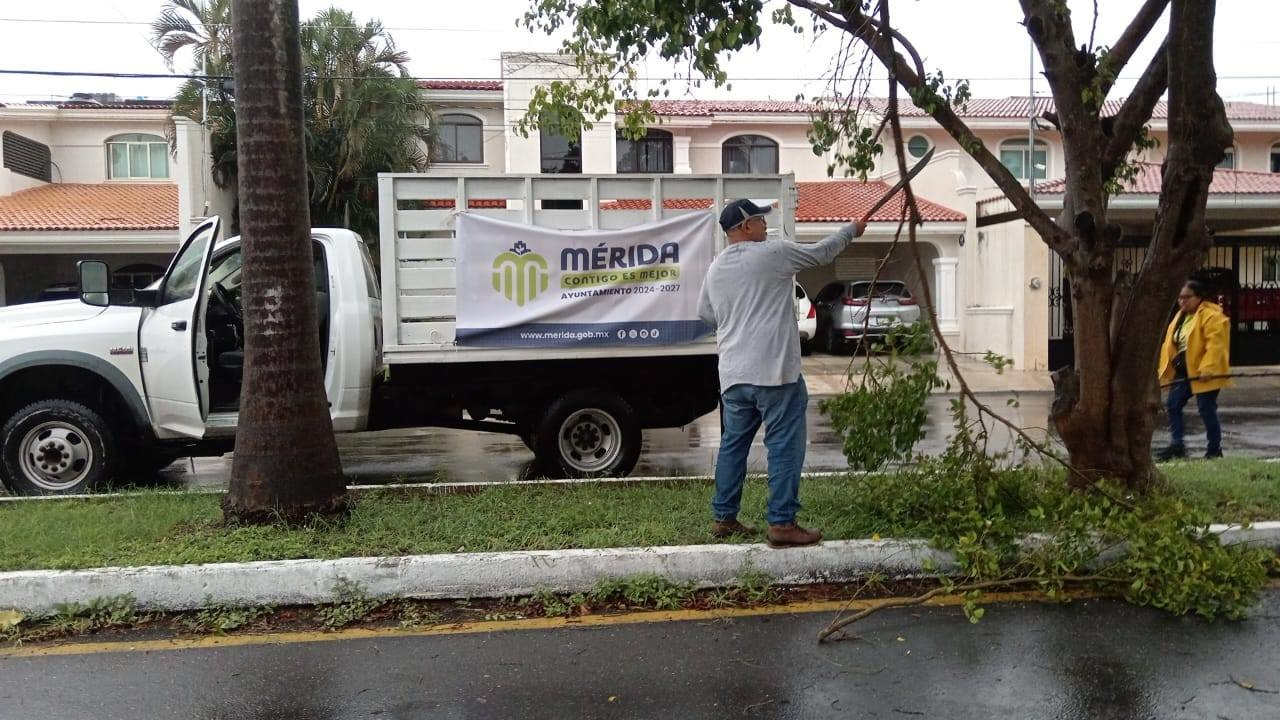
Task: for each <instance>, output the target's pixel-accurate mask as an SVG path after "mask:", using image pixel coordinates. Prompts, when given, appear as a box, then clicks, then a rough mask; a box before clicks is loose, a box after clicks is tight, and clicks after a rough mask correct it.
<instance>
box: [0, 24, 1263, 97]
mask: <svg viewBox="0 0 1280 720" xmlns="http://www.w3.org/2000/svg"><path fill="white" fill-rule="evenodd" d="M300 2H301V14H302V17H303V19H304V20H305V19H306V18H307V17H309V16H311V15H313V14H314V13H315V12H317V11H318V10H320V9H323V8H325V7H327V6H329V5H338V6H340V7H345V8H348V9H352V10H355V11H356V13H357V17H359V18H361V19H366V18H379V19H381V20H382V21H383V23H384V24H385V25H386V26H387V27H388V28H389V29H390V32H391V34H392V35H393V37H394V38H395V39H396V42H397V44H399V45H400V46H401V47H402V48H403V49H405V50H407V51H408V52H409V54H410V57H411V58H412V61H411V64H410V69H411V70H412V72H413V74H414V75H415V76H419V77H447V78H496V77H498V76H499V60H498V58H499V54H500V53H501V52H503V51H518V50H553V49H555V47H556V45H557V43H556V42H555V41H554V40H551V39H548V38H546V37H544V36H534V35H531V34H530V33H528V32H527V31H525V30H523V29H520V28H517V27H516V20H517V18H519V17H520V16H521V15H522V14H523V12H524V11H525V10H526V9H527V8H528V7H529V6H530V5H531V4H532V2H531V0H468V1H466V2H459V1H458V0H337V2H321V1H319V0H300ZM777 4H778V3H777V2H776V0H775V2H771V3H770V5H771V6H776V5H777ZM1140 4H1141V2H1140V0H1106V1H1105V2H1100V3H1099V5H1101V6H1102V15H1101V17H1100V18H1099V19H1098V26H1097V31H1096V38H1097V39H1096V42H1097V43H1098V44H1100V45H1101V44H1111V43H1113V42H1114V41H1115V38H1117V37H1118V36H1119V34H1120V32H1121V31H1122V30H1123V28H1124V26H1125V25H1126V24H1127V22H1128V20H1129V18H1131V17H1132V15H1133V12H1134V11H1135V9H1136V8H1137V7H1138V6H1139V5H1140ZM1070 5H1071V7H1072V9H1073V10H1074V12H1075V23H1076V36H1077V39H1078V40H1079V41H1080V42H1086V41H1087V39H1088V36H1089V32H1090V25H1091V23H1092V18H1093V3H1091V2H1086V1H1084V0H1071V3H1070ZM161 7H162V2H161V1H160V0H52V1H49V0H46V2H42V3H41V2H35V3H32V2H21V3H20V2H16V1H15V0H6V1H5V2H0V69H6V70H15V69H21V70H61V71H93V72H120V73H165V72H168V69H167V68H166V67H165V65H164V62H163V61H162V60H161V58H160V56H159V54H158V53H157V52H156V51H155V50H154V49H153V48H152V47H151V46H150V44H149V43H148V30H149V27H148V26H149V23H150V21H151V20H152V19H153V18H155V17H156V15H158V13H159V10H160V8H161ZM892 8H893V10H894V15H895V17H894V20H895V24H897V25H898V26H899V27H900V28H901V29H902V31H903V33H904V34H905V35H906V36H907V37H908V38H909V39H911V40H912V41H913V42H914V43H915V45H916V46H917V48H919V50H920V51H921V52H922V53H923V54H924V55H925V58H926V64H927V66H928V67H929V68H930V70H932V69H935V68H941V69H942V70H943V72H944V73H945V74H946V76H947V78H948V79H951V78H967V79H969V80H970V82H971V84H972V88H973V94H974V95H975V96H979V97H986V96H1007V95H1023V96H1025V95H1026V93H1027V91H1028V80H1027V76H1028V69H1029V68H1028V61H1029V58H1028V41H1027V36H1026V34H1025V32H1024V30H1023V28H1022V26H1021V25H1019V24H1018V21H1019V19H1020V18H1021V14H1020V12H1019V10H1018V3H1017V2H1016V0H966V1H964V2H961V1H958V0H895V2H894V5H893V6H892ZM975 8H978V9H975ZM799 14H800V11H797V15H798V16H799ZM1277 27H1280V2H1275V0H1219V1H1218V16H1217V21H1216V30H1215V43H1214V45H1215V54H1216V65H1217V70H1218V75H1219V77H1220V80H1219V91H1220V92H1221V93H1222V95H1223V96H1224V97H1225V98H1226V99H1228V100H1249V101H1254V102H1266V101H1267V93H1268V90H1269V89H1271V88H1280V39H1278V38H1280V35H1277V34H1276V28H1277ZM1164 28H1165V23H1164V22H1162V23H1161V25H1160V26H1159V27H1158V28H1157V30H1156V31H1155V32H1153V34H1152V37H1153V39H1152V40H1151V41H1149V42H1148V43H1147V44H1146V45H1145V46H1144V48H1143V49H1144V52H1143V53H1142V54H1141V55H1140V56H1139V57H1138V58H1135V60H1134V61H1133V62H1132V63H1131V64H1130V66H1129V67H1128V68H1126V70H1125V71H1124V73H1123V74H1122V76H1121V82H1119V83H1118V84H1117V92H1119V93H1120V94H1123V93H1124V92H1127V90H1128V88H1129V87H1131V86H1132V83H1133V80H1134V79H1136V76H1137V75H1138V74H1139V73H1140V72H1141V70H1142V68H1143V67H1144V66H1145V64H1146V61H1147V59H1149V57H1150V53H1151V52H1152V51H1153V50H1154V48H1155V46H1156V45H1157V44H1158V37H1162V36H1163V33H1164ZM839 40H840V38H839V36H838V34H837V33H835V32H832V33H829V34H828V35H827V36H825V37H822V38H817V39H815V38H813V37H812V36H810V35H805V36H796V35H794V34H792V33H791V31H790V30H789V29H783V28H770V29H769V30H768V31H767V32H766V35H765V38H764V42H763V44H762V47H761V49H760V50H751V51H748V52H745V53H742V54H741V55H739V56H737V57H736V58H735V59H734V60H733V61H732V62H731V63H730V65H729V71H730V76H731V79H732V81H733V89H732V91H726V90H724V89H719V90H714V89H711V88H707V87H704V88H700V89H694V90H691V91H690V94H687V95H683V96H684V97H690V98H698V99H713V98H725V97H733V98H738V99H778V100H792V99H794V98H795V96H796V95H797V93H804V94H805V95H806V96H807V97H813V96H816V95H818V94H822V93H824V92H825V90H826V85H825V83H824V82H823V81H822V80H820V79H819V78H821V77H823V76H824V75H825V74H826V73H827V72H828V71H829V69H830V65H831V58H832V57H833V55H834V51H835V50H836V48H837V47H838V43H839ZM189 63H190V59H189V57H186V58H182V57H180V61H179V64H178V68H179V70H187V69H189ZM663 72H664V71H663V69H662V68H661V67H659V66H657V65H653V66H651V67H649V68H647V69H645V71H644V74H645V75H646V76H661V75H662V74H663ZM177 84H178V83H177V82H176V81H173V80H170V79H160V80H128V79H116V78H89V77H81V78H61V77H56V78H54V77H20V76H14V75H0V102H17V101H20V100H25V99H51V98H54V99H60V98H65V97H67V96H68V95H70V94H71V93H73V92H114V93H117V94H119V95H121V96H123V97H149V98H166V97H169V96H170V95H171V94H172V92H173V90H174V88H175V87H176V86H177ZM883 87H884V86H883V84H877V85H876V86H875V89H873V92H874V93H875V94H883V93H884V90H883ZM1036 87H1037V89H1038V92H1040V93H1044V92H1047V86H1046V85H1045V83H1044V80H1043V78H1040V79H1039V80H1038V82H1037V83H1036Z"/></svg>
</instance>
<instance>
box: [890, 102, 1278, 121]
mask: <svg viewBox="0 0 1280 720" xmlns="http://www.w3.org/2000/svg"><path fill="white" fill-rule="evenodd" d="M869 102H870V103H871V105H872V107H873V108H875V109H877V111H883V110H884V109H885V108H886V107H887V106H888V101H887V100H885V99H884V98H871V99H869ZM1123 102H1124V101H1123V100H1108V101H1107V102H1106V104H1105V105H1104V106H1103V108H1102V114H1103V115H1114V114H1116V113H1117V112H1119V110H1120V106H1121V104H1122V103H1123ZM898 107H899V112H900V113H901V114H902V116H903V117H923V116H924V115H925V113H924V111H923V110H921V109H920V108H917V107H915V106H914V105H912V104H911V103H909V102H901V103H899V106H898ZM1053 108H1054V104H1053V99H1052V98H1047V97H1045V98H1040V97H1038V98H1036V105H1035V113H1036V115H1037V116H1039V115H1042V114H1044V113H1045V112H1048V111H1050V110H1053ZM1029 110H1030V103H1029V102H1028V100H1027V98H1026V97H1006V98H973V99H972V100H969V101H968V102H967V103H965V104H964V106H963V107H961V108H960V109H959V110H958V112H957V114H958V115H960V117H962V118H1013V119H1021V118H1025V117H1027V115H1028V111H1029ZM1226 110H1227V119H1228V120H1280V106H1276V105H1262V104H1259V103H1248V102H1229V103H1226ZM1151 117H1152V119H1155V120H1166V119H1168V117H1169V104H1168V103H1167V102H1165V101H1163V100H1161V101H1160V102H1158V103H1156V106H1155V109H1154V110H1153V112H1152V113H1151Z"/></svg>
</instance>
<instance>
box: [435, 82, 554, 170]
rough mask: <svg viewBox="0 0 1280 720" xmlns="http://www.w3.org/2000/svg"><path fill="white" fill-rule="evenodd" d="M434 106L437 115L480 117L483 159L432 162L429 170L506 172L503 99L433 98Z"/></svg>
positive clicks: (505, 128) (505, 126)
mask: <svg viewBox="0 0 1280 720" xmlns="http://www.w3.org/2000/svg"><path fill="white" fill-rule="evenodd" d="M432 109H433V110H434V111H435V113H436V116H437V117H438V116H441V115H447V114H454V113H457V114H462V115H470V116H472V117H475V118H478V119H479V120H480V122H481V123H482V124H481V139H482V141H483V146H484V160H483V161H482V162H478V163H433V164H432V165H431V167H430V168H429V169H428V170H427V172H429V173H431V174H433V175H501V174H504V173H506V172H507V148H506V131H507V125H506V122H507V121H506V116H505V115H504V113H503V109H502V103H501V102H495V103H484V104H481V103H466V102H458V101H448V100H441V101H433V103H432ZM532 172H538V171H537V170H533V171H532Z"/></svg>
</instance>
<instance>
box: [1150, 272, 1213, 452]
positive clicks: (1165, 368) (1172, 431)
mask: <svg viewBox="0 0 1280 720" xmlns="http://www.w3.org/2000/svg"><path fill="white" fill-rule="evenodd" d="M1205 295H1206V293H1205V288H1204V285H1203V284H1201V283H1199V282H1197V281H1195V280H1189V281H1188V282H1187V284H1186V285H1184V286H1183V287H1182V290H1181V291H1179V293H1178V314H1177V315H1175V316H1174V318H1173V321H1172V322H1170V323H1169V329H1168V330H1166V331H1165V334H1164V345H1163V346H1161V348H1160V384H1161V385H1169V397H1168V400H1167V401H1166V402H1165V408H1166V409H1167V410H1168V411H1169V446H1168V447H1166V448H1165V449H1164V450H1161V451H1160V452H1159V453H1157V455H1156V457H1157V459H1159V460H1172V459H1174V458H1181V457H1186V455H1187V448H1186V445H1185V444H1184V443H1183V432H1184V430H1183V424H1182V408H1184V407H1186V405H1187V402H1188V401H1189V400H1191V398H1192V396H1194V397H1195V399H1196V406H1197V408H1199V410H1200V419H1202V420H1203V421H1204V430H1205V434H1206V435H1207V436H1208V441H1209V444H1208V448H1207V449H1206V451H1205V457H1206V458H1210V459H1212V458H1220V457H1222V425H1221V424H1220V423H1219V422H1218V392H1219V391H1220V390H1222V388H1224V387H1227V386H1228V385H1230V384H1231V381H1230V380H1229V379H1228V378H1227V377H1225V376H1226V375H1229V374H1230V373H1231V320H1230V319H1228V318H1227V316H1226V313H1224V312H1222V307H1221V306H1220V305H1218V304H1217V303H1214V302H1210V301H1208V300H1206V299H1205ZM1170 383H1172V385H1170Z"/></svg>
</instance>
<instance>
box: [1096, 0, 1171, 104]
mask: <svg viewBox="0 0 1280 720" xmlns="http://www.w3.org/2000/svg"><path fill="white" fill-rule="evenodd" d="M1168 5H1169V0H1147V1H1146V2H1145V3H1143V5H1142V7H1141V8H1140V9H1139V10H1138V14H1137V15H1134V17H1133V20H1132V21H1130V22H1129V27H1127V28H1125V29H1124V32H1123V33H1120V37H1119V38H1117V39H1116V42H1115V44H1114V45H1112V46H1111V49H1110V50H1109V51H1107V57H1106V59H1105V60H1103V64H1104V67H1105V70H1106V73H1107V75H1108V76H1109V77H1110V78H1112V80H1110V81H1108V82H1104V83H1103V85H1102V94H1103V95H1104V96H1105V95H1106V94H1107V93H1108V92H1110V91H1111V86H1112V85H1113V84H1114V83H1115V80H1114V78H1116V77H1119V75H1120V71H1121V70H1123V69H1124V66H1125V65H1127V64H1128V63H1129V60H1130V59H1131V58H1132V57H1133V53H1134V52H1136V51H1137V49H1138V46H1139V45H1141V44H1142V41H1143V40H1146V39H1147V35H1149V34H1150V33H1151V29H1152V28H1153V27H1155V25H1156V22H1157V21H1158V20H1159V19H1160V16H1161V15H1163V14H1164V9H1165V8H1166V7H1167V6H1168Z"/></svg>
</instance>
